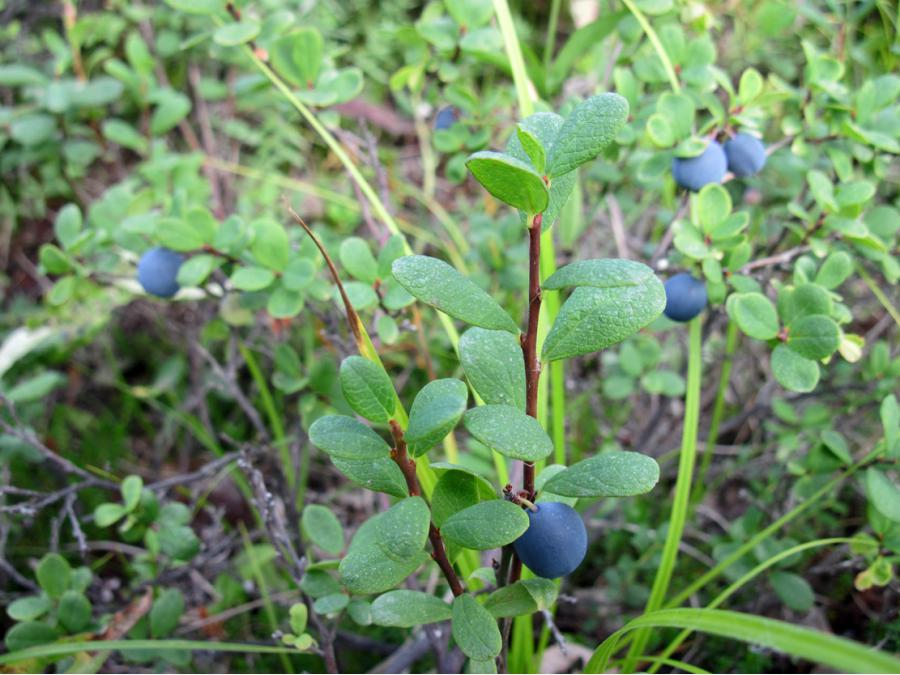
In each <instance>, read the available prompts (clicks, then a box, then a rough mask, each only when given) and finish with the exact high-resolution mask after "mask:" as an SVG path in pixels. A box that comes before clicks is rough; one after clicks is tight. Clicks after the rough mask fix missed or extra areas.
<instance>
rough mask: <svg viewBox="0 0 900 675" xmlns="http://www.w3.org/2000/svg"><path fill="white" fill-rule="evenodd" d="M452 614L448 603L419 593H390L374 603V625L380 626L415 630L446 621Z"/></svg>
mask: <svg viewBox="0 0 900 675" xmlns="http://www.w3.org/2000/svg"><path fill="white" fill-rule="evenodd" d="M452 614H453V612H452V610H451V609H450V605H448V604H447V603H446V602H444V601H443V600H441V599H440V598H438V597H435V596H434V595H431V594H429V593H421V592H419V591H407V590H398V591H390V592H389V593H385V594H384V595H379V596H378V597H377V598H375V600H374V601H372V623H374V624H376V625H378V626H395V627H397V628H414V627H416V626H422V625H424V624H428V623H437V622H438V621H446V620H448V619H449V618H450V617H451V616H452Z"/></svg>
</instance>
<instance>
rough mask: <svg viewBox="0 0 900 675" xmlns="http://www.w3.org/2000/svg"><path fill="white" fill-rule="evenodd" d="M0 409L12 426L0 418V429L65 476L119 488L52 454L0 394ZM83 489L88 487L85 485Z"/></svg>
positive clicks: (91, 484)
mask: <svg viewBox="0 0 900 675" xmlns="http://www.w3.org/2000/svg"><path fill="white" fill-rule="evenodd" d="M0 408H6V409H7V410H8V411H9V415H10V417H11V418H12V420H13V424H10V423H9V422H7V421H6V420H5V419H3V418H2V417H0V429H3V431H4V432H5V433H7V434H9V435H10V436H13V437H14V438H18V439H19V440H20V441H22V442H23V443H27V444H28V445H30V446H31V447H32V448H34V449H35V450H37V451H38V452H39V453H40V454H41V456H42V457H43V458H44V459H46V460H47V461H49V462H50V463H51V464H53V465H54V466H56V467H57V468H58V469H59V470H60V471H62V472H63V473H65V474H72V475H75V476H79V477H80V478H83V479H84V480H85V481H86V482H88V483H90V486H92V487H105V488H107V489H110V490H118V489H119V486H118V485H117V484H116V483H114V482H112V481H109V480H105V479H103V478H97V477H96V476H94V475H93V474H91V473H90V472H88V471H85V470H84V469H82V468H81V467H80V466H76V465H75V464H73V463H72V462H70V461H69V460H68V459H66V458H65V457H63V456H61V455H58V454H57V453H55V452H53V450H51V449H50V448H48V447H47V446H46V445H44V443H42V442H41V440H40V439H39V438H38V437H37V434H36V433H34V430H33V429H32V428H31V427H28V426H26V425H25V424H24V423H23V422H22V420H20V419H19V416H18V414H17V413H16V407H15V404H14V403H13V402H12V401H11V400H10V399H9V398H7V397H6V396H5V395H4V394H0ZM84 487H88V486H87V485H85V486H84Z"/></svg>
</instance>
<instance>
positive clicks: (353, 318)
mask: <svg viewBox="0 0 900 675" xmlns="http://www.w3.org/2000/svg"><path fill="white" fill-rule="evenodd" d="M284 205H285V207H287V210H288V213H290V214H291V217H293V219H294V220H295V221H297V224H298V225H300V227H302V228H303V229H304V230H305V231H306V234H308V235H309V238H310V239H312V240H313V243H314V244H315V245H316V248H318V249H319V253H321V254H322V257H323V258H324V259H325V264H326V265H328V270H329V271H330V272H331V278H332V279H334V283H335V285H336V286H337V287H338V292H339V293H340V294H341V300H342V301H343V303H344V310H345V311H346V312H347V323H349V324H350V330H351V331H352V332H353V338H354V339H355V340H356V344H357V346H358V347H359V351H361V352H362V351H363V350H364V344H365V343H364V342H363V339H362V331H360V329H359V327H360V325H362V321H361V319H360V318H359V314H357V313H356V310H355V309H354V308H353V303H351V302H350V298H349V297H348V296H347V291H345V290H344V284H343V283H341V277H340V275H339V274H338V271H337V267H335V266H334V261H332V259H331V256H330V255H328V251H326V250H325V247H324V246H323V245H322V242H321V241H319V238H318V237H317V236H316V235H315V234H313V231H312V230H311V229H310V228H309V225H307V224H306V222H305V221H304V220H303V218H301V217H300V214H299V213H297V212H296V211H294V209H293V208H292V207H291V205H290V204H288V202H287V200H286V199H285V200H284ZM401 468H402V467H401Z"/></svg>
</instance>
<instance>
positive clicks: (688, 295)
mask: <svg viewBox="0 0 900 675" xmlns="http://www.w3.org/2000/svg"><path fill="white" fill-rule="evenodd" d="M704 307H706V284H704V283H703V282H702V281H700V279H695V278H694V277H692V276H691V275H690V274H688V273H687V272H682V273H681V274H676V275H675V276H674V277H672V278H671V279H669V280H668V281H666V308H665V309H664V310H663V313H664V314H665V315H666V316H667V317H669V318H670V319H672V321H690V320H691V319H693V318H694V317H695V316H697V315H698V314H699V313H700V312H702V311H703V308H704Z"/></svg>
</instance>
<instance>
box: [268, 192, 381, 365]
mask: <svg viewBox="0 0 900 675" xmlns="http://www.w3.org/2000/svg"><path fill="white" fill-rule="evenodd" d="M282 200H283V201H284V205H285V207H286V208H287V210H288V213H290V214H291V217H292V218H293V219H294V220H295V221H297V224H298V225H300V227H302V228H303V229H304V230H305V231H306V234H308V235H309V237H310V239H312V240H313V243H314V244H315V245H316V248H318V249H319V252H320V253H321V254H322V257H323V258H325V264H326V265H328V270H329V271H330V272H331V277H332V279H334V283H335V285H336V286H337V287H338V292H339V293H340V294H341V301H342V302H343V303H344V311H345V312H346V313H347V323H349V324H350V331H351V332H352V333H353V337H354V339H355V340H356V344H357V346H358V347H359V350H360V351H364V345H363V339H362V332H361V331H360V328H359V327H360V325H361V324H362V320H361V319H360V318H359V314H357V313H356V310H355V309H354V308H353V303H351V302H350V298H349V296H348V295H347V291H346V290H344V284H343V283H341V277H340V275H339V274H338V271H337V267H335V265H334V261H333V260H332V259H331V256H330V255H328V251H326V250H325V247H324V246H323V245H322V242H321V241H319V238H318V237H317V236H316V235H315V234H313V231H312V230H311V229H310V227H309V225H307V224H306V222H304V220H303V218H301V217H300V215H299V214H298V213H297V212H296V211H294V208H293V207H292V206H291V205H290V203H289V202H288V200H287V198H286V197H282Z"/></svg>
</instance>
